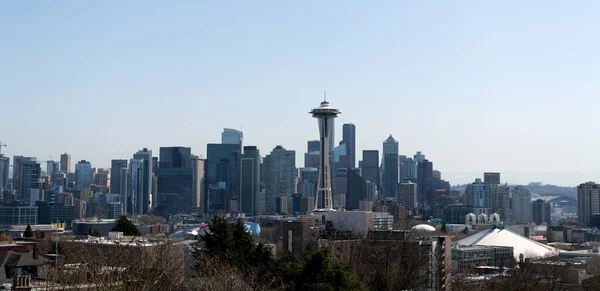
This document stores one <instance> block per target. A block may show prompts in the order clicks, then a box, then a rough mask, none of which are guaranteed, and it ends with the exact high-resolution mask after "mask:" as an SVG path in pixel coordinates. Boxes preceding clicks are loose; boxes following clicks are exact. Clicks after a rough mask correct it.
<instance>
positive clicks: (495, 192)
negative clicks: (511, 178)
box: [488, 184, 512, 220]
mask: <svg viewBox="0 0 600 291" xmlns="http://www.w3.org/2000/svg"><path fill="white" fill-rule="evenodd" d="M488 187H489V191H490V202H491V203H490V205H491V207H492V212H495V213H498V214H499V215H500V219H503V220H504V219H509V218H510V217H511V216H512V215H511V213H512V212H511V210H510V188H509V187H508V185H499V184H488Z"/></svg>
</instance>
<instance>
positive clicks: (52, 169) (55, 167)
mask: <svg viewBox="0 0 600 291" xmlns="http://www.w3.org/2000/svg"><path fill="white" fill-rule="evenodd" d="M58 171H60V168H59V163H58V162H55V161H47V162H46V175H47V176H49V177H52V174H54V173H56V172H58Z"/></svg>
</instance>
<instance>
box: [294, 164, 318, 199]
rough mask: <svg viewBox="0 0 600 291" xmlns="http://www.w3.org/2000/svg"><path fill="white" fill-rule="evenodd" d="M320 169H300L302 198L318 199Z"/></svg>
mask: <svg viewBox="0 0 600 291" xmlns="http://www.w3.org/2000/svg"><path fill="white" fill-rule="evenodd" d="M318 177H319V168H300V189H299V191H298V192H300V194H302V197H316V196H315V195H316V194H317V178H318Z"/></svg>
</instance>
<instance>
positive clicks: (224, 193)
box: [205, 144, 242, 213]
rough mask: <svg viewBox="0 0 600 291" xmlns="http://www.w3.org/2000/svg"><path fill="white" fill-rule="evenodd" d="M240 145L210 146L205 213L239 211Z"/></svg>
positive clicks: (208, 151) (207, 157) (208, 147)
mask: <svg viewBox="0 0 600 291" xmlns="http://www.w3.org/2000/svg"><path fill="white" fill-rule="evenodd" d="M241 151H242V148H241V145H240V144H208V145H207V151H206V153H207V156H206V174H205V175H206V178H205V185H206V186H205V188H206V191H205V193H206V194H207V195H205V197H206V198H205V199H206V202H205V207H206V209H205V213H220V212H229V211H239V208H238V202H239V200H240V197H239V196H240V166H239V165H240V157H241Z"/></svg>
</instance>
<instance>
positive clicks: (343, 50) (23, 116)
mask: <svg viewBox="0 0 600 291" xmlns="http://www.w3.org/2000/svg"><path fill="white" fill-rule="evenodd" d="M217 2H218V3H217ZM221 2H223V1H176V2H171V1H10V2H9V1H4V2H0V108H1V113H0V114H1V115H0V116H1V120H2V122H1V128H2V129H1V130H0V141H2V142H4V143H6V144H8V145H9V147H8V148H3V149H2V151H3V152H5V153H7V154H8V155H10V156H12V155H15V154H22V155H30V156H37V157H38V158H39V159H41V160H46V159H50V155H52V156H53V157H54V159H58V158H59V154H60V153H62V152H69V153H71V154H72V156H73V160H80V159H86V160H90V161H91V162H92V164H93V165H94V166H96V167H107V166H109V164H110V159H112V158H130V157H131V155H132V154H133V152H135V151H137V150H138V149H140V148H142V147H148V148H151V149H152V150H154V151H155V152H156V153H155V154H158V148H159V147H160V146H170V145H185V146H190V147H192V150H193V152H195V153H197V154H205V152H206V143H209V142H219V141H220V132H221V130H222V128H223V127H234V128H239V127H240V126H241V125H243V130H244V136H245V144H247V145H258V146H259V147H260V149H261V151H262V154H263V155H264V154H267V153H268V152H270V151H271V149H272V148H273V147H275V145H277V144H281V145H283V146H284V147H286V148H288V149H294V150H296V151H297V152H296V154H297V156H298V166H301V165H302V159H303V158H302V157H303V153H304V151H305V148H306V140H308V139H314V138H316V137H317V125H316V121H315V120H313V119H312V118H311V117H310V115H309V114H308V111H309V110H310V109H311V108H313V107H315V106H317V105H318V103H319V102H320V101H321V99H322V91H323V90H327V92H328V97H329V100H330V101H331V103H332V104H333V105H334V106H336V107H338V108H339V109H340V110H341V111H342V112H343V115H342V116H341V117H340V118H339V119H338V123H337V125H338V128H339V131H338V134H337V137H338V141H339V138H340V137H341V124H342V123H344V122H352V123H354V124H356V126H357V139H358V150H362V149H380V150H381V145H382V142H383V140H384V139H385V138H387V136H388V135H389V134H390V133H391V134H393V135H394V137H395V138H396V139H397V140H399V143H400V151H401V153H403V154H410V155H412V154H414V152H415V151H417V150H421V151H423V152H424V153H425V154H426V156H427V157H428V158H429V159H430V160H432V161H433V162H434V167H435V168H436V169H438V170H440V171H442V175H443V177H444V178H447V179H448V180H450V182H451V183H453V184H455V183H459V182H460V183H464V182H468V181H471V180H473V179H474V178H476V177H480V176H482V174H481V172H483V171H486V170H487V171H501V172H503V173H506V175H504V179H503V180H504V181H507V182H513V183H525V182H528V181H532V180H534V181H542V182H545V183H555V184H561V185H575V184H578V183H580V182H584V181H586V180H593V179H596V180H600V179H597V177H600V172H599V171H598V165H599V164H600V150H599V149H600V135H599V134H598V133H599V131H600V127H599V126H598V124H599V122H598V121H599V119H600V117H599V114H598V108H600V106H599V105H600V101H599V98H597V96H598V94H599V92H600V54H599V52H600V38H598V29H599V28H600V18H599V17H598V15H600V2H597V1H360V2H358V1H227V3H221ZM359 152H360V151H359ZM359 159H360V155H359V156H357V160H359Z"/></svg>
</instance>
